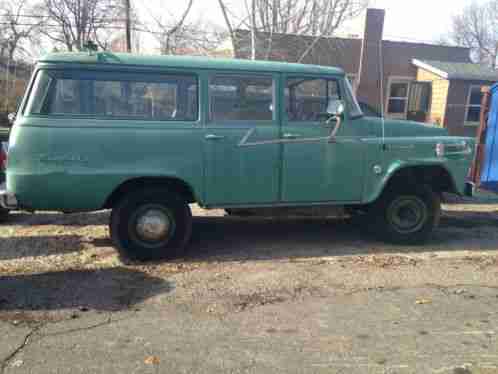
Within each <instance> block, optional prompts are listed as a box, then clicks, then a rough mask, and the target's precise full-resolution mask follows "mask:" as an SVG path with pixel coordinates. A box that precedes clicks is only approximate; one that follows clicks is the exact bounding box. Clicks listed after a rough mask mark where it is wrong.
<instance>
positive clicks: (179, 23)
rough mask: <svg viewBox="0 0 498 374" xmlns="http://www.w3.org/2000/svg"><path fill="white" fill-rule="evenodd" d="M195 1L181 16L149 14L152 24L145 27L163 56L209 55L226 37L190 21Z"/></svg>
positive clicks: (212, 29)
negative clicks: (157, 44)
mask: <svg viewBox="0 0 498 374" xmlns="http://www.w3.org/2000/svg"><path fill="white" fill-rule="evenodd" d="M192 5H193V0H189V1H188V2H187V4H186V6H185V8H184V9H182V11H181V13H180V15H174V14H171V13H169V14H168V12H167V11H161V12H156V13H159V14H162V16H157V15H156V14H154V13H152V12H149V13H150V16H151V19H152V20H153V22H152V24H151V25H150V24H149V25H145V26H144V27H145V28H146V30H147V31H148V32H149V33H150V34H151V35H153V36H154V38H155V39H156V40H157V42H158V43H159V51H160V53H161V54H164V55H169V54H198V55H208V54H210V52H211V51H212V50H214V49H215V48H216V47H217V46H218V45H219V44H220V41H221V40H222V39H224V38H225V36H223V35H222V33H221V32H220V31H219V30H217V29H216V27H214V26H211V25H210V24H207V23H204V22H202V21H189V20H188V18H189V15H190V13H191V10H192Z"/></svg>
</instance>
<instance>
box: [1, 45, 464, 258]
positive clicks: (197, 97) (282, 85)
mask: <svg viewBox="0 0 498 374" xmlns="http://www.w3.org/2000/svg"><path fill="white" fill-rule="evenodd" d="M331 103H342V106H337V105H336V106H335V107H334V105H332V106H330V104H331ZM331 107H332V108H335V109H330V108H331ZM331 110H332V112H331ZM327 111H328V112H327ZM327 116H328V117H327ZM473 148H474V141H473V139H469V138H461V137H450V136H448V134H447V131H446V130H445V129H443V128H440V127H436V126H432V125H426V124H420V123H415V122H409V121H392V120H383V119H382V118H371V117H365V116H363V114H362V113H361V110H360V109H359V107H358V104H357V102H356V100H355V98H354V96H353V94H352V91H351V88H350V86H349V83H348V82H347V80H346V79H345V76H344V72H343V71H342V70H340V69H336V68H330V67H321V66H310V65H299V64H286V63H275V62H251V61H239V60H218V59H203V58H187V57H164V56H163V57H160V56H156V57H143V56H133V55H126V54H116V55H114V54H107V53H96V54H84V53H82V54H78V53H69V54H51V55H48V56H46V57H44V58H42V59H41V60H40V61H39V62H38V65H37V68H36V71H35V73H34V75H33V79H32V82H31V84H30V87H29V90H28V92H27V94H26V98H25V99H24V102H23V104H22V105H21V108H20V111H19V112H18V115H17V119H16V122H15V125H14V127H13V129H12V132H11V135H10V151H9V160H8V170H7V188H6V190H5V191H3V192H2V193H1V196H3V198H2V199H0V200H3V201H4V205H6V204H7V203H8V202H9V201H10V202H11V203H10V204H11V205H15V207H22V208H25V209H32V210H60V211H66V212H73V211H92V210H99V209H113V210H114V211H115V212H116V214H123V215H125V216H127V214H128V213H129V212H128V210H129V209H130V210H132V208H131V207H125V206H126V203H125V202H124V201H125V200H127V199H128V198H130V199H131V200H132V201H135V200H137V201H142V200H143V199H142V200H140V199H141V198H139V197H138V196H140V194H141V192H140V191H142V195H144V194H145V195H147V196H153V197H154V199H157V196H158V195H160V193H158V192H157V191H164V194H165V196H166V195H167V196H169V197H168V198H165V201H171V200H174V201H177V202H178V201H181V202H182V203H181V204H180V205H182V204H183V205H182V207H181V208H179V207H178V206H176V205H175V207H174V208H171V209H170V208H168V209H166V208H165V210H162V208H161V209H159V205H158V206H157V207H156V208H154V209H152V210H153V212H152V213H151V212H148V213H147V212H146V213H144V214H145V216H144V217H142V216H139V218H137V217H135V218H130V219H132V221H133V220H134V221H133V222H135V227H136V228H137V230H138V229H139V228H140V227H142V234H143V233H144V231H143V230H144V228H143V227H144V226H143V225H146V224H149V226H147V227H148V230H149V231H154V230H153V229H152V228H151V227H152V226H154V227H156V229H157V228H158V227H159V228H161V229H162V231H161V232H162V234H163V235H164V233H165V231H164V230H165V227H166V226H167V227H168V229H167V230H166V231H168V230H169V231H168V232H169V233H170V234H171V231H172V230H173V229H172V227H173V226H176V229H175V230H177V231H178V230H180V232H187V231H189V229H188V228H181V229H178V225H180V223H181V225H183V223H184V221H185V222H186V221H188V220H189V218H188V217H189V214H190V213H188V212H189V211H188V212H187V210H186V208H185V206H186V204H187V203H193V202H196V203H198V204H199V205H201V206H203V207H206V208H225V209H227V210H232V211H236V210H237V209H247V208H250V209H258V208H268V207H271V208H278V207H286V208H289V207H311V206H344V207H347V208H348V209H350V211H354V212H357V211H358V212H360V211H361V212H363V213H365V212H367V213H368V214H372V213H371V212H372V211H381V210H382V211H384V210H385V209H384V208H386V207H385V205H386V204H387V202H386V201H385V200H386V199H388V200H389V199H391V200H392V197H389V198H387V197H386V196H391V195H395V194H396V193H395V192H394V191H399V193H398V195H399V196H410V193H412V192H414V193H415V195H417V194H418V195H417V196H418V201H417V202H415V204H411V205H410V204H409V203H408V204H401V205H402V207H400V208H399V209H405V210H406V212H405V211H404V213H403V214H405V213H406V214H408V216H410V215H412V216H413V215H415V216H417V217H419V218H420V219H422V218H424V217H425V218H427V217H426V216H427V215H430V217H432V218H431V220H432V221H434V222H432V221H431V222H432V223H431V224H430V226H431V229H432V227H433V226H435V225H437V219H438V217H436V216H437V215H438V212H435V211H431V209H432V210H434V209H435V208H434V206H435V205H437V204H439V203H438V201H436V200H431V199H432V198H430V199H429V200H431V201H429V202H427V201H426V203H427V204H426V207H428V209H429V211H428V212H422V213H420V214H422V216H420V214H419V213H417V212H416V210H417V207H416V205H417V204H418V203H419V202H420V201H423V200H424V199H425V197H427V196H429V195H430V196H433V195H434V196H436V195H439V194H440V193H442V192H450V193H457V194H461V193H463V192H464V189H465V181H466V180H465V178H466V175H467V172H468V168H469V165H470V162H471V160H472V156H473ZM144 191H149V192H150V193H149V192H147V193H146V192H144ZM151 191H152V192H151ZM386 191H387V192H386ZM428 191H429V192H428ZM172 196H173V197H172ZM424 196H425V197H424ZM151 199H152V197H151V198H149V199H148V198H145V200H144V201H149V200H151ZM152 200H153V199H152ZM426 200H427V199H426ZM154 201H155V200H154ZM13 202H15V203H13ZM381 202H383V203H381ZM137 204H138V203H137ZM154 204H156V203H150V204H149V205H151V206H155V205H154ZM170 204H171V203H170ZM175 204H176V203H175ZM379 204H380V205H379ZM139 205H140V204H138V205H136V206H135V205H133V206H135V207H137V206H139ZM187 208H188V206H187ZM433 208H434V209H433ZM436 210H437V209H436ZM123 211H124V212H125V213H123ZM160 211H162V213H160ZM119 212H121V213H119ZM158 212H159V213H160V214H159V213H158ZM168 212H169V213H168ZM178 212H180V213H178ZM186 212H187V213H186ZM177 213H178V214H180V218H178V216H177ZM398 213H399V214H401V211H400V212H398ZM130 214H131V215H133V214H132V213H130ZM406 214H405V215H406ZM113 216H114V214H113ZM433 216H434V217H433ZM421 217H422V218H421ZM142 218H143V220H142V221H141V219H142ZM116 220H117V221H120V222H121V220H118V219H117V218H115V221H116ZM398 220H400V217H398ZM144 222H145V223H144ZM179 222H180V223H179ZM182 222H183V223H182ZM400 222H401V221H400ZM141 224H142V226H140V225H141ZM412 224H413V222H412ZM130 225H133V224H130ZM181 225H180V226H181ZM187 225H189V223H187ZM407 225H408V224H407ZM111 226H112V224H111ZM408 226H409V225H408ZM415 226H416V227H417V230H420V229H421V226H420V225H418V224H417V225H415ZM422 226H423V225H422ZM111 229H112V227H111ZM120 230H121V231H122V230H125V229H124V228H121V226H120V223H116V227H115V228H114V232H116V231H119V232H121V231H120ZM157 230H159V229H157ZM417 230H414V231H412V233H411V234H410V232H407V233H405V236H404V237H411V236H413V237H416V236H417V235H415V234H416V233H417ZM111 231H113V230H111ZM125 231H126V230H125ZM159 231H160V230H159ZM159 231H157V232H156V234H157V235H159ZM125 234H126V233H124V232H122V233H121V234H116V236H120V238H117V239H116V241H115V242H116V243H117V244H116V245H117V246H118V247H121V248H126V249H125V251H127V253H128V254H130V253H135V255H136V256H138V257H140V254H138V255H137V253H148V255H144V256H142V257H143V258H150V257H154V255H150V252H151V251H147V250H146V249H144V248H148V244H147V243H149V241H151V243H152V242H153V239H152V237H153V236H154V235H152V236H151V237H149V238H148V239H147V238H145V239H144V238H142V239H143V240H142V244H137V243H138V242H136V241H135V242H134V244H129V243H130V242H132V241H133V239H130V238H126V239H123V235H125ZM128 234H130V233H128ZM149 234H150V233H149ZM407 234H408V235H407ZM412 234H414V235H412ZM133 235H134V236H135V237H137V235H138V234H136V233H135V234H133ZM133 235H132V236H133ZM144 235H145V234H144ZM187 236H188V235H187ZM391 236H392V235H391ZM394 236H396V235H394ZM425 236H426V235H425V234H424V238H425ZM163 239H164V238H163ZM170 239H171V238H170ZM170 239H168V241H167V242H168V243H170V244H171V242H170ZM137 240H138V239H137ZM148 240H149V241H148ZM409 241H410V240H408V242H409ZM173 242H175V240H173ZM184 242H186V239H185V238H182V239H181V240H179V243H180V244H182V245H183V244H184ZM162 243H163V244H162V245H163V247H164V248H166V247H167V246H166V244H165V243H166V242H165V241H162ZM149 244H150V243H149ZM156 244H157V245H159V244H158V243H155V244H150V246H151V247H154V246H155V245H156ZM170 244H168V246H169V245H170ZM177 244H178V243H177ZM163 247H161V248H163ZM176 247H181V245H176ZM133 248H135V249H136V248H140V251H141V252H140V251H139V250H134V249H133ZM168 248H169V247H168ZM173 252H174V251H173ZM173 252H171V253H173ZM161 253H162V256H164V253H167V251H164V252H161ZM168 253H169V252H168ZM175 253H176V252H175ZM166 256H167V255H166Z"/></svg>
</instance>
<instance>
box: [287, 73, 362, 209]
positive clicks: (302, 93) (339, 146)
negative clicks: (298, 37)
mask: <svg viewBox="0 0 498 374" xmlns="http://www.w3.org/2000/svg"><path fill="white" fill-rule="evenodd" d="M283 87H284V95H283V96H284V101H285V103H284V106H285V110H284V114H283V117H284V118H283V123H282V139H283V156H282V192H281V194H282V202H284V203H323V202H353V201H359V200H361V194H362V186H363V163H364V151H365V150H364V146H363V144H362V141H361V136H362V133H363V132H364V130H365V129H362V128H361V126H359V125H360V123H361V121H354V120H352V118H351V117H350V115H349V110H347V111H346V113H345V114H344V118H343V120H342V122H341V126H340V128H339V130H338V132H337V134H336V137H335V139H334V141H333V142H331V141H329V139H328V138H327V137H328V136H329V135H330V133H331V131H333V129H334V127H335V125H336V122H335V121H332V122H331V123H329V124H327V123H326V121H325V120H324V114H325V112H326V110H327V105H328V102H329V100H345V99H346V100H345V103H346V104H348V105H346V107H347V108H349V107H350V105H349V104H350V100H351V99H352V97H351V94H350V91H346V89H348V87H347V86H346V83H345V81H344V79H343V78H342V77H323V76H322V77H321V76H301V75H299V76H294V75H287V76H284V83H283ZM348 94H349V95H348ZM348 96H349V97H348ZM325 117H326V116H325ZM300 139H303V141H300ZM313 139H315V140H313Z"/></svg>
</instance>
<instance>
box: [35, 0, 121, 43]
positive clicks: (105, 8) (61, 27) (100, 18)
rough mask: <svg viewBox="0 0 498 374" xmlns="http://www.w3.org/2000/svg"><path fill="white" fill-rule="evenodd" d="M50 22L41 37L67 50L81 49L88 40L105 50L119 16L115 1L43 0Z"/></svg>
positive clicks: (118, 8)
mask: <svg viewBox="0 0 498 374" xmlns="http://www.w3.org/2000/svg"><path fill="white" fill-rule="evenodd" d="M43 3H44V10H45V13H46V15H47V19H48V21H49V23H50V25H49V27H47V29H46V30H45V31H44V34H45V35H46V36H47V37H48V38H49V39H51V40H52V41H53V42H55V43H58V44H61V45H63V46H65V48H67V49H68V50H69V51H73V50H78V51H81V50H83V49H84V46H85V44H86V43H87V42H88V41H89V40H92V41H94V42H96V43H97V44H99V45H100V46H101V47H105V46H106V43H107V41H108V40H107V39H108V37H110V35H111V34H112V32H110V30H109V29H110V28H111V27H112V26H113V25H114V24H115V22H116V21H117V19H118V18H119V16H120V15H121V14H122V13H123V7H122V4H121V2H118V1H116V0H43Z"/></svg>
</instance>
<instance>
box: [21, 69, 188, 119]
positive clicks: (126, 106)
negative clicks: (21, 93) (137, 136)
mask: <svg viewBox="0 0 498 374" xmlns="http://www.w3.org/2000/svg"><path fill="white" fill-rule="evenodd" d="M70 75H71V73H67V72H61V73H60V74H58V73H57V72H45V73H44V74H42V75H41V78H40V83H39V84H35V87H34V89H33V93H32V94H31V96H32V97H31V98H30V102H33V103H35V104H36V103H38V102H40V104H38V105H29V104H28V109H27V111H28V114H44V115H90V116H96V117H99V118H100V117H102V118H109V117H119V118H137V119H148V120H157V121H195V120H196V119H197V118H198V83H197V79H196V77H194V76H187V75H166V74H161V75H152V74H150V75H149V74H139V75H137V74H130V75H127V74H121V73H120V74H119V75H116V74H109V76H110V77H106V74H102V73H89V72H86V73H85V74H84V75H83V76H77V77H71V76H70ZM44 76H50V79H45V80H44V79H43V77H44ZM37 81H38V79H37ZM47 85H49V86H50V87H49V88H48V91H49V94H48V95H47V94H44V92H46V91H47Z"/></svg>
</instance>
